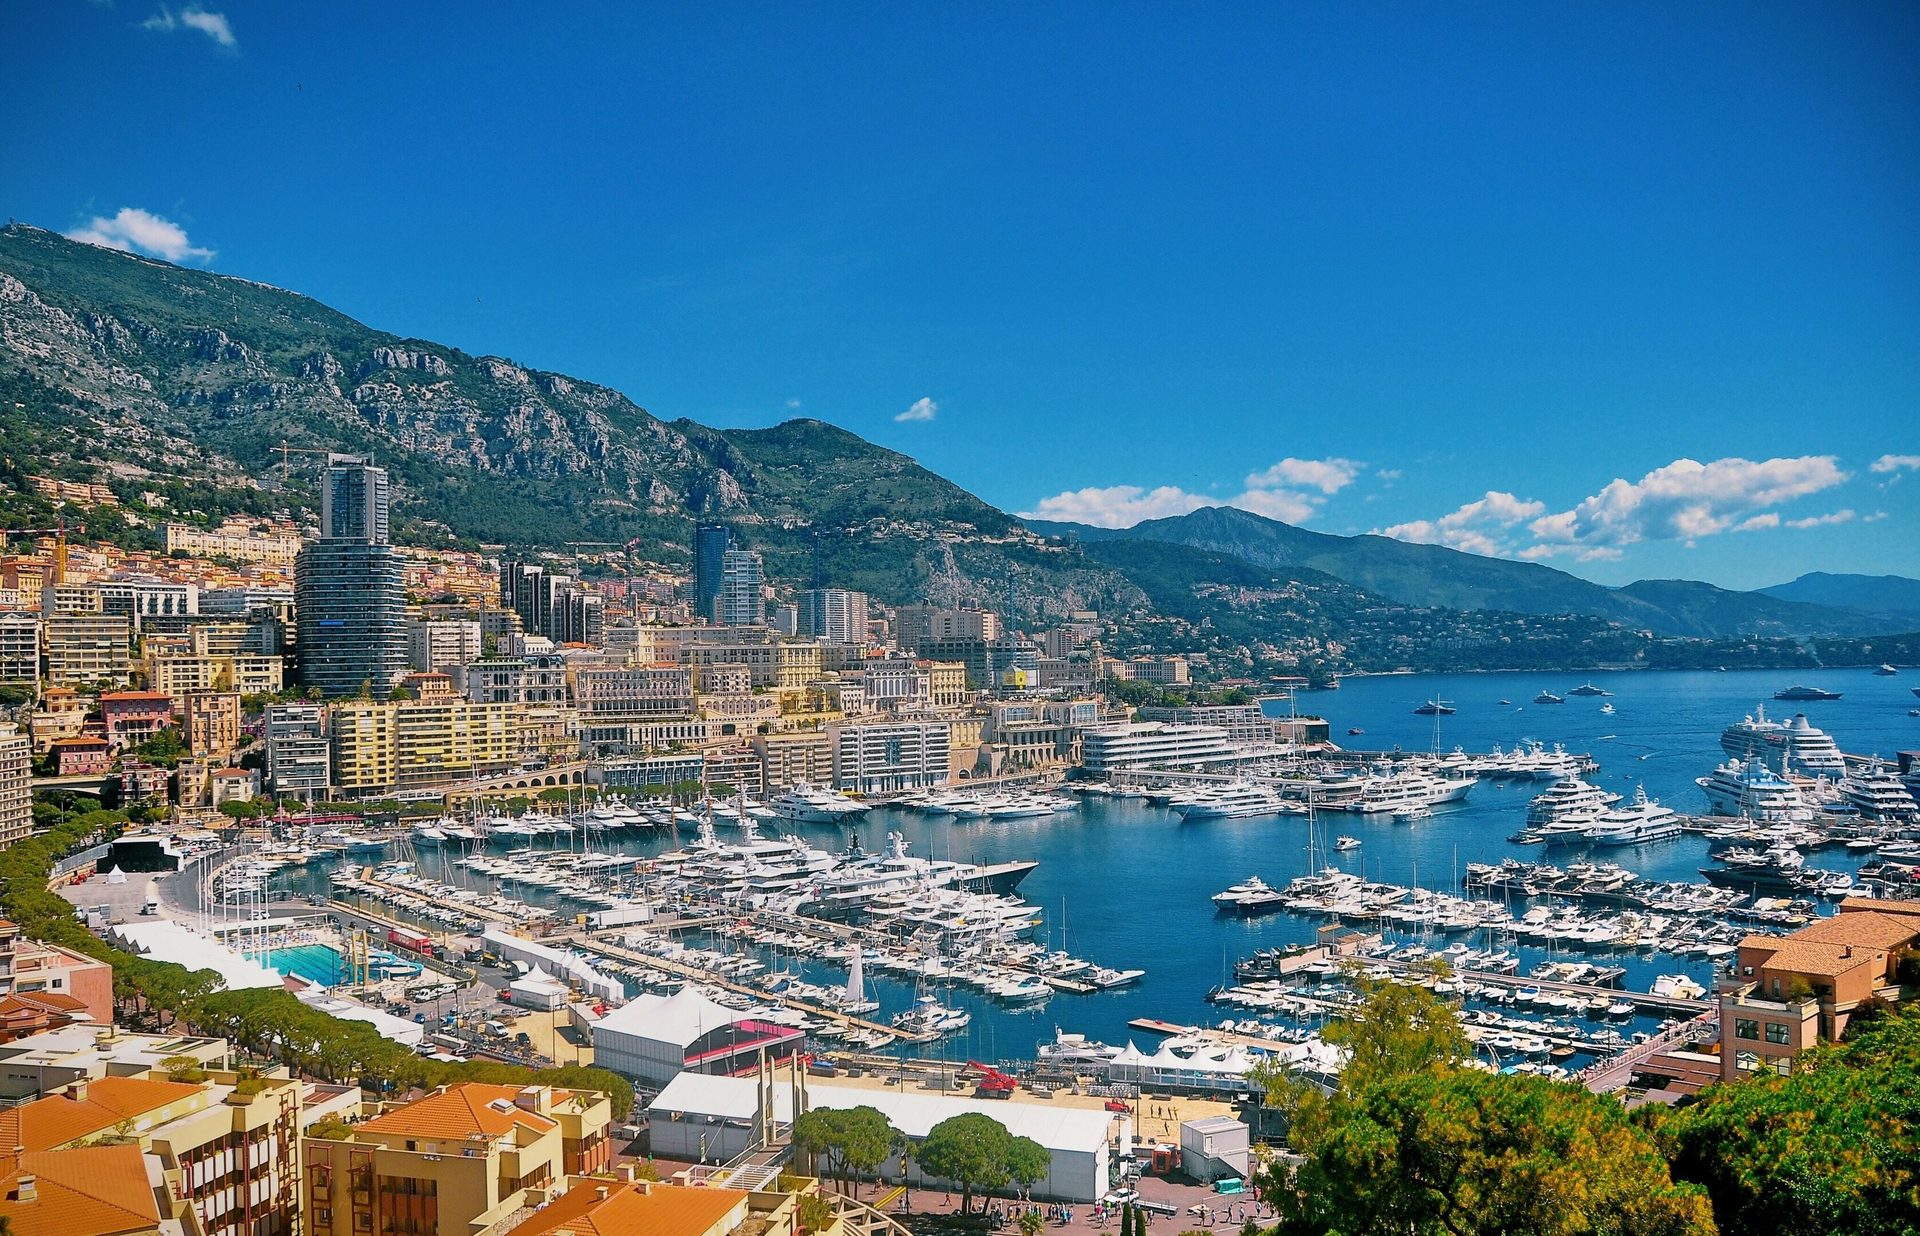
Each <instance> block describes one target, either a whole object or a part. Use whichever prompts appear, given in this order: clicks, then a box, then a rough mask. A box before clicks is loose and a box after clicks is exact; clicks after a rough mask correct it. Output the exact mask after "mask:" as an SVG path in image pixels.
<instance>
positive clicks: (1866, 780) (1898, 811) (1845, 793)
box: [1837, 757, 1920, 820]
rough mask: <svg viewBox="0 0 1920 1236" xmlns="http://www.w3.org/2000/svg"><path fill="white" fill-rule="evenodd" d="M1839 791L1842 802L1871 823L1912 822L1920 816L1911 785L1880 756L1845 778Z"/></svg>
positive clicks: (1919, 809) (1919, 804) (1919, 805)
mask: <svg viewBox="0 0 1920 1236" xmlns="http://www.w3.org/2000/svg"><path fill="white" fill-rule="evenodd" d="M1837 788H1838V789H1839V791H1840V798H1841V800H1842V801H1843V802H1846V803H1849V804H1851V805H1852V806H1853V808H1854V809H1855V810H1856V811H1858V812H1859V813H1860V814H1861V816H1863V817H1864V818H1866V819H1869V820H1911V819H1913V818H1914V817H1915V816H1917V815H1920V803H1916V802H1915V801H1914V798H1913V795H1912V794H1910V793H1908V792H1907V783H1906V782H1904V781H1902V780H1901V779H1900V777H1899V775H1898V774H1897V773H1895V772H1894V771H1893V770H1892V769H1889V768H1887V767H1886V766H1885V765H1883V764H1881V763H1880V760H1879V759H1878V757H1876V758H1875V759H1873V760H1872V761H1870V762H1869V763H1868V764H1867V766H1866V767H1865V768H1863V769H1861V770H1860V771H1859V772H1855V773H1850V774H1848V775H1847V776H1846V777H1843V778H1842V779H1841V781H1840V784H1839V786H1838V787H1837Z"/></svg>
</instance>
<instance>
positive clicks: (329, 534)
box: [293, 455, 407, 696]
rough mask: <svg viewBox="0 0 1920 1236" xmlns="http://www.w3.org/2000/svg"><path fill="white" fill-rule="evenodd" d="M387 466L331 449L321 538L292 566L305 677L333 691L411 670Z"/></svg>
mask: <svg viewBox="0 0 1920 1236" xmlns="http://www.w3.org/2000/svg"><path fill="white" fill-rule="evenodd" d="M388 505H389V503H388V485H387V471H386V469H385V468H376V467H374V466H373V465H372V464H370V463H368V462H367V461H366V460H364V459H361V458H359V457H357V456H353V455H331V456H329V457H328V458H327V474H326V477H325V479H324V480H323V482H322V484H321V489H320V539H319V540H317V541H312V542H309V543H308V544H307V545H306V547H305V548H303V549H301V551H300V556H299V558H298V559H297V560H295V562H294V567H293V581H294V582H293V595H294V622H295V627H296V629H297V630H298V631H299V634H300V640H299V648H298V655H299V668H300V681H301V682H303V683H305V684H306V685H307V686H310V687H318V688H320V690H321V691H322V692H323V693H324V694H326V695H328V696H342V695H355V694H358V693H359V691H360V688H361V687H362V686H363V685H364V686H367V687H369V688H371V689H372V691H373V692H374V694H375V695H379V696H384V695H385V694H386V693H387V690H388V689H389V688H390V687H392V685H393V684H394V683H395V682H396V681H398V680H399V678H400V676H401V675H402V674H404V673H406V671H407V628H406V611H407V590H406V577H405V575H404V573H403V572H402V570H401V565H400V556H399V555H398V554H396V553H395V552H394V550H393V546H391V545H389V544H388V543H387V519H388Z"/></svg>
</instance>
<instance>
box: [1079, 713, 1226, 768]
mask: <svg viewBox="0 0 1920 1236" xmlns="http://www.w3.org/2000/svg"><path fill="white" fill-rule="evenodd" d="M1081 753H1082V754H1081V763H1082V764H1084V765H1085V766H1086V769H1087V771H1088V772H1092V773H1110V772H1126V771H1128V770H1131V769H1138V768H1200V767H1205V766H1206V765H1209V764H1218V763H1224V762H1227V761H1231V760H1234V759H1237V758H1239V753H1238V752H1236V751H1235V750H1234V748H1233V746H1232V744H1231V743H1229V742H1228V740H1227V732H1226V731H1225V730H1223V729H1220V728H1218V727H1217V726H1211V725H1166V724H1162V723H1160V722H1155V721H1134V722H1126V723H1123V724H1119V725H1101V726H1095V727H1094V728H1092V729H1089V730H1088V731H1087V732H1086V733H1085V734H1083V735H1082V736H1081Z"/></svg>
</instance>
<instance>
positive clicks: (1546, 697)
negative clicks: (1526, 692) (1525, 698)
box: [1533, 691, 1567, 704]
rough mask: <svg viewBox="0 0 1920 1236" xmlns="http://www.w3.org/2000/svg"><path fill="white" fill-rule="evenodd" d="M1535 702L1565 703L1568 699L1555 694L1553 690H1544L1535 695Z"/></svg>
mask: <svg viewBox="0 0 1920 1236" xmlns="http://www.w3.org/2000/svg"><path fill="white" fill-rule="evenodd" d="M1533 702H1534V703H1536V704H1564V703H1566V702H1567V701H1566V699H1565V697H1563V696H1558V695H1555V694H1554V693H1553V692H1551V691H1542V692H1541V693H1540V694H1538V695H1536V696H1534V697H1533Z"/></svg>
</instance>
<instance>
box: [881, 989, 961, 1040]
mask: <svg viewBox="0 0 1920 1236" xmlns="http://www.w3.org/2000/svg"><path fill="white" fill-rule="evenodd" d="M972 1021H973V1014H971V1013H969V1012H967V1011H966V1010H965V1009H950V1008H948V1007H946V1006H945V1005H943V1004H941V1003H940V1002H939V1001H938V1000H936V999H934V998H933V997H932V996H927V995H923V996H920V997H919V998H917V999H916V1000H914V1002H913V1007H912V1008H910V1009H908V1010H906V1011H905V1012H903V1013H895V1014H894V1015H893V1020H892V1024H893V1028H894V1029H896V1030H899V1031H902V1032H904V1033H906V1034H911V1035H915V1036H920V1035H930V1034H955V1033H957V1032H959V1031H961V1030H965V1029H966V1028H967V1026H968V1024H969V1023H971V1022H972Z"/></svg>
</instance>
